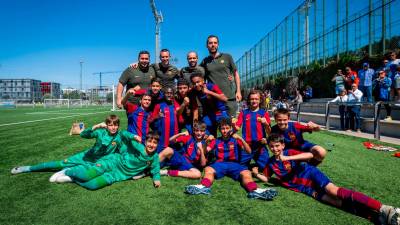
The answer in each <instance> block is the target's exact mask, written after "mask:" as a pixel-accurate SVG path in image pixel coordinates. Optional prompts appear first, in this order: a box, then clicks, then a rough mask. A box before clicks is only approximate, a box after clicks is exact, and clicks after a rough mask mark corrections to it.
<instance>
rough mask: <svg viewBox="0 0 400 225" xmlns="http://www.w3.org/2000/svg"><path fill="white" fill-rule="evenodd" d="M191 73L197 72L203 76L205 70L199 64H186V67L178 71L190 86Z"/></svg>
mask: <svg viewBox="0 0 400 225" xmlns="http://www.w3.org/2000/svg"><path fill="white" fill-rule="evenodd" d="M193 73H199V74H201V75H202V76H203V77H204V75H205V70H204V68H203V67H201V66H195V67H190V66H187V67H183V68H182V69H181V72H180V75H181V77H182V78H185V80H187V82H189V84H190V86H192V81H191V80H190V76H191V75H192V74H193Z"/></svg>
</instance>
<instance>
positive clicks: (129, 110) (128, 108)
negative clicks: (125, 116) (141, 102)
mask: <svg viewBox="0 0 400 225" xmlns="http://www.w3.org/2000/svg"><path fill="white" fill-rule="evenodd" d="M124 108H125V110H126V112H127V113H132V112H134V111H135V110H136V109H137V108H138V106H137V105H136V104H133V103H131V102H126V104H125V105H124Z"/></svg>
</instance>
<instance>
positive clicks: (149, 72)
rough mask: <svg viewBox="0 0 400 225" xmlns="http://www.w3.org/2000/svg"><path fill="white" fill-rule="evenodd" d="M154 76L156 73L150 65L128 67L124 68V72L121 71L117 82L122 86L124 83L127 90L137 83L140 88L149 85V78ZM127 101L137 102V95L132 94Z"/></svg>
mask: <svg viewBox="0 0 400 225" xmlns="http://www.w3.org/2000/svg"><path fill="white" fill-rule="evenodd" d="M155 76H156V73H155V71H154V68H153V67H151V66H149V67H147V68H140V66H138V67H137V68H136V69H133V68H131V67H128V68H127V69H125V70H124V72H122V74H121V77H120V78H119V82H120V83H121V84H122V85H123V86H125V85H126V90H129V89H130V88H133V87H135V86H136V85H139V86H140V88H142V89H144V88H147V87H149V86H150V83H151V79H153V78H154V77H155ZM129 101H130V102H132V103H134V104H138V103H139V97H134V96H132V97H130V98H129Z"/></svg>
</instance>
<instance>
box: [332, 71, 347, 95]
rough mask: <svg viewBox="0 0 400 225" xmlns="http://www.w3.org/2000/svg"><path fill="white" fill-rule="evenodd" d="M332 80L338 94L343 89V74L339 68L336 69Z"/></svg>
mask: <svg viewBox="0 0 400 225" xmlns="http://www.w3.org/2000/svg"><path fill="white" fill-rule="evenodd" d="M332 81H334V82H335V93H336V94H337V95H338V94H340V93H341V90H342V89H344V84H345V76H344V74H343V71H342V70H341V69H338V70H337V73H336V74H335V76H334V77H333V78H332Z"/></svg>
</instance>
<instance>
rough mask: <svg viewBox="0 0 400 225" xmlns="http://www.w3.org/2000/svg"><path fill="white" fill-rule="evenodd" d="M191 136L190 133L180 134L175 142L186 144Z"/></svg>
mask: <svg viewBox="0 0 400 225" xmlns="http://www.w3.org/2000/svg"><path fill="white" fill-rule="evenodd" d="M190 138H191V137H190V135H183V136H179V137H178V138H176V140H175V142H176V143H182V144H186V143H187V142H188V141H189V140H190Z"/></svg>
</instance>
